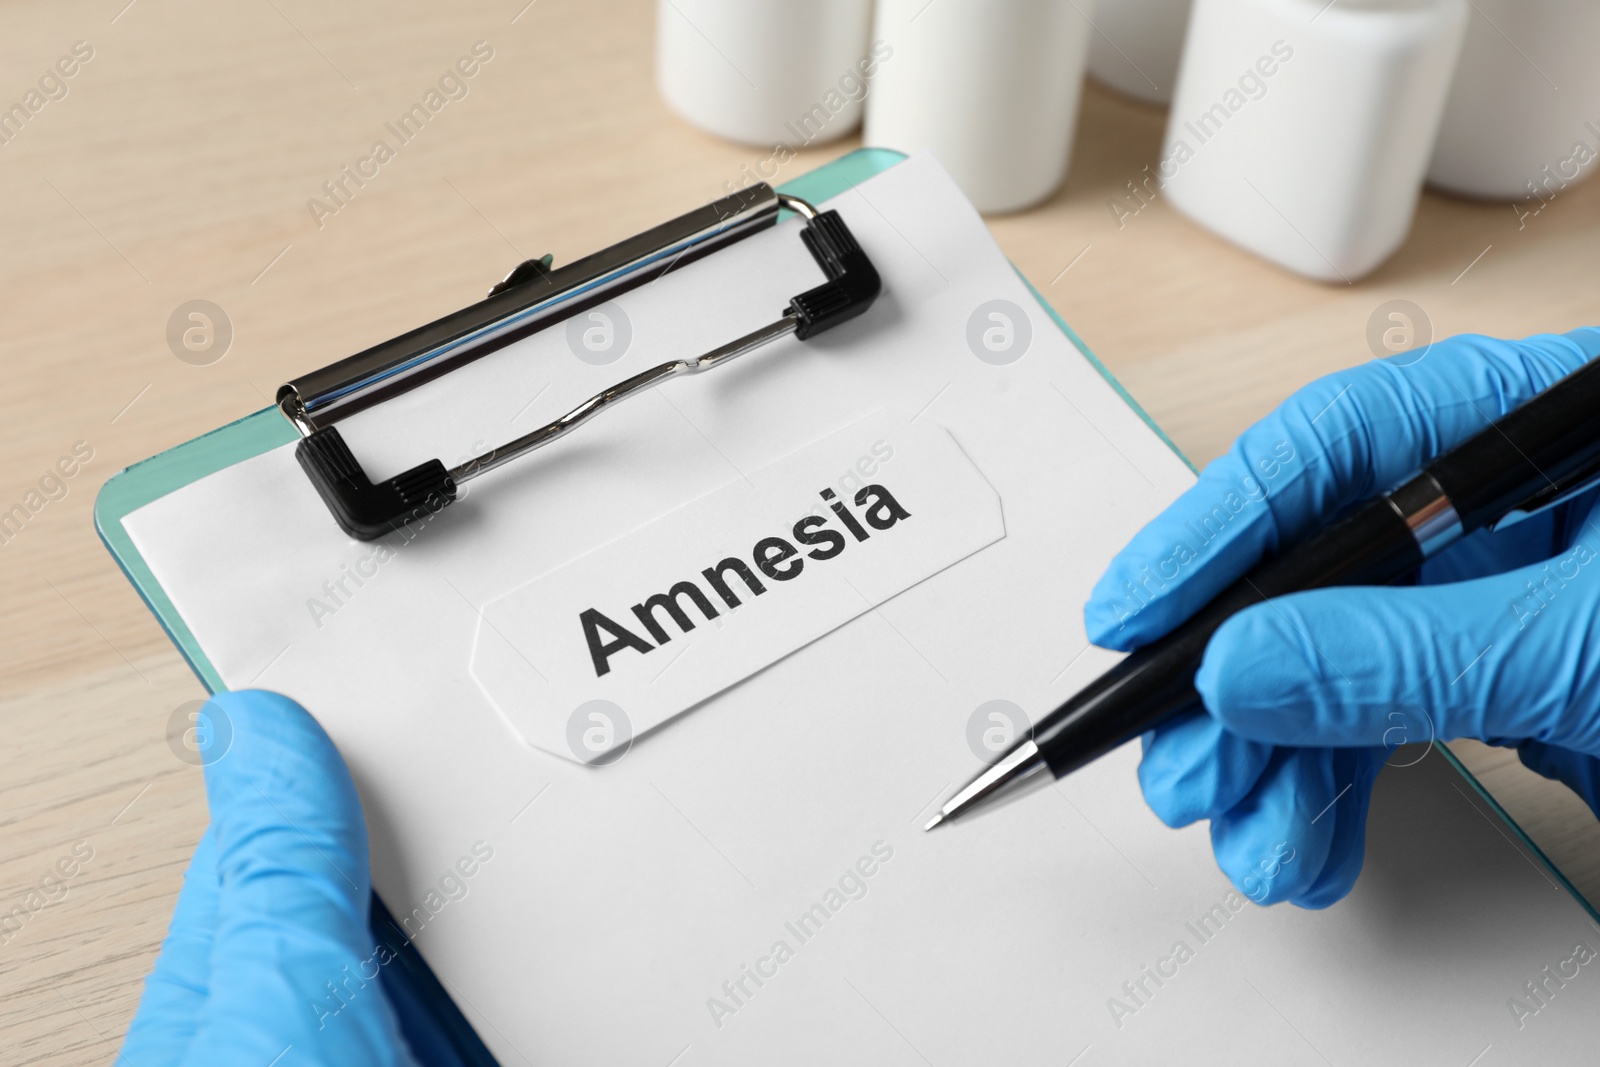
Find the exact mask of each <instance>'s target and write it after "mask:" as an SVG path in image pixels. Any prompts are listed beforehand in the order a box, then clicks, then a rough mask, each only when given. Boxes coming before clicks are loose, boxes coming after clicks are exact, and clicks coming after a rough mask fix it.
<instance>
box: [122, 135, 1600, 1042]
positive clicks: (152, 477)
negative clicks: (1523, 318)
mask: <svg viewBox="0 0 1600 1067" xmlns="http://www.w3.org/2000/svg"><path fill="white" fill-rule="evenodd" d="M905 158H906V157H905V154H904V153H901V152H896V151H894V150H892V149H887V148H859V149H857V150H855V151H854V152H850V153H848V154H846V155H843V156H840V157H839V158H838V159H836V160H833V161H832V162H831V163H827V164H824V165H823V166H821V167H818V168H817V169H816V170H813V171H810V172H809V173H806V174H802V175H800V176H799V177H796V178H794V179H793V180H791V181H788V182H785V183H784V184H783V185H782V186H780V188H781V189H782V190H783V191H784V192H786V193H790V194H792V195H794V196H799V197H802V198H804V199H807V200H811V201H814V202H820V201H824V200H828V199H831V198H832V197H834V196H837V195H838V194H840V193H843V192H846V191H848V190H849V189H851V188H852V187H854V186H855V185H857V184H859V183H861V182H864V181H866V180H867V179H868V178H871V177H873V176H874V175H877V174H880V173H882V172H883V171H885V170H888V169H889V168H890V167H892V166H894V165H895V164H896V163H899V162H900V161H901V160H903V159H905ZM1013 269H1014V268H1013ZM1017 276H1018V277H1019V278H1021V279H1022V284H1023V285H1025V286H1027V288H1028V291H1029V292H1030V293H1032V294H1033V297H1034V299H1035V300H1037V301H1038V302H1039V306H1040V307H1042V308H1043V309H1044V311H1045V313H1046V314H1047V315H1049V316H1050V320H1051V321H1052V322H1054V323H1055V324H1056V326H1057V327H1058V328H1059V329H1060V330H1061V332H1062V333H1064V334H1066V336H1067V339H1068V340H1070V341H1071V342H1072V345H1073V347H1074V348H1076V349H1077V350H1078V352H1079V353H1081V354H1082V356H1083V358H1084V359H1086V360H1088V361H1089V364H1090V365H1091V366H1092V367H1094V369H1095V370H1096V371H1098V372H1099V373H1100V376H1101V377H1102V378H1104V379H1105V380H1106V382H1107V383H1108V384H1109V385H1110V386H1111V387H1112V388H1113V389H1115V390H1116V392H1117V395H1118V396H1120V397H1121V398H1122V399H1123V401H1124V402H1125V403H1126V404H1127V405H1128V406H1129V407H1130V408H1132V409H1133V410H1134V411H1135V412H1136V413H1137V414H1138V416H1139V417H1140V418H1141V419H1143V420H1144V423H1145V425H1147V426H1149V427H1150V429H1151V430H1152V431H1153V432H1154V433H1155V434H1156V435H1157V436H1158V437H1160V438H1161V440H1162V441H1164V442H1165V443H1166V445H1167V447H1168V448H1170V449H1171V450H1172V453H1173V455H1175V456H1177V457H1178V458H1179V459H1181V460H1182V461H1183V462H1184V464H1185V465H1186V466H1188V468H1189V469H1190V470H1191V471H1195V470H1196V467H1195V466H1194V464H1193V463H1191V462H1190V461H1189V458H1188V457H1187V456H1185V455H1184V454H1183V450H1182V449H1180V448H1178V446H1177V445H1176V444H1175V443H1174V442H1173V441H1172V439H1171V438H1170V437H1168V436H1167V434H1166V431H1164V430H1163V429H1162V428H1161V427H1160V426H1158V425H1157V424H1156V421H1155V420H1154V419H1152V418H1151V417H1150V415H1149V413H1148V412H1146V411H1145V410H1144V408H1143V407H1142V406H1141V405H1140V404H1139V402H1138V401H1137V400H1135V399H1134V398H1133V396H1132V395H1131V394H1129V392H1128V391H1127V389H1125V388H1124V387H1123V385H1122V383H1121V382H1119V381H1118V380H1117V378H1116V375H1114V374H1112V373H1111V371H1110V369H1109V368H1107V367H1106V365H1105V364H1104V363H1102V362H1100V359H1099V357H1097V356H1096V355H1095V354H1094V352H1093V351H1091V350H1090V348H1089V346H1088V345H1087V344H1085V343H1084V341H1083V338H1081V337H1079V336H1078V334H1077V331H1075V330H1073V328H1072V327H1071V326H1069V325H1068V324H1067V321H1066V320H1065V319H1063V318H1062V317H1061V315H1060V314H1059V313H1058V312H1057V311H1056V309H1055V308H1054V307H1052V306H1051V305H1050V302H1049V301H1047V300H1046V299H1045V298H1044V296H1043V295H1042V294H1041V293H1040V292H1039V290H1038V289H1036V288H1034V285H1033V283H1032V282H1030V281H1029V280H1028V279H1027V278H1026V277H1025V276H1023V274H1022V272H1021V271H1018V272H1017ZM297 436H298V434H297V432H296V430H295V429H294V427H292V426H290V425H289V423H288V422H287V420H285V419H284V418H283V417H282V415H281V414H279V412H278V410H277V409H276V408H270V407H269V408H265V409H263V410H261V411H258V412H256V413H255V414H253V415H247V416H245V417H244V418H242V419H239V420H237V421H235V422H231V423H229V424H228V425H226V426H223V427H221V428H219V429H216V430H212V431H211V432H210V433H207V434H203V435H201V436H200V437H197V438H195V439H194V440H192V441H186V442H184V443H183V444H181V445H178V446H176V447H174V448H170V449H168V450H167V451H165V452H161V453H159V454H157V455H155V456H152V457H151V458H149V459H147V460H144V461H143V462H140V463H135V464H134V465H133V466H131V467H126V468H124V469H122V470H120V471H118V472H117V473H116V474H114V475H112V476H111V478H110V479H108V480H107V482H106V484H105V485H104V486H102V487H101V489H100V492H99V494H98V495H97V496H96V497H95V504H94V524H95V530H96V532H98V533H99V535H100V540H101V541H102V542H104V543H105V546H106V549H107V551H109V552H110V553H111V557H112V559H114V560H116V561H117V566H119V567H121V568H122V573H123V574H125V575H126V576H127V578H128V581H129V582H130V583H132V585H133V587H134V589H135V590H137V591H138V593H139V596H140V598H141V599H143V600H144V602H145V606H146V607H148V608H149V609H150V613H151V614H152V615H154V616H155V617H156V620H157V621H158V622H159V623H160V624H161V627H162V629H164V630H165V631H166V632H167V636H168V637H169V638H171V639H172V643H173V644H174V645H176V646H177V648H178V651H179V652H180V653H181V654H182V655H183V658H184V659H185V660H186V661H187V662H188V664H189V667H190V668H191V669H192V670H193V671H194V673H195V675H196V676H197V677H198V678H199V679H200V682H201V684H203V685H204V686H205V687H206V690H207V692H210V693H217V692H221V691H222V690H224V689H225V688H226V686H224V685H223V684H222V678H221V677H220V676H219V675H218V674H217V671H216V668H215V667H213V666H212V665H211V661H210V660H209V659H207V658H206V654H205V652H204V651H203V650H202V649H201V648H200V645H199V643H198V642H197V641H196V640H195V637H194V634H193V633H191V632H190V630H189V627H188V625H187V624H186V623H185V622H184V621H183V618H182V616H180V615H179V614H178V610H177V608H176V607H174V606H173V604H172V601H171V600H170V599H169V598H168V597H167V595H166V593H165V591H163V590H162V588H161V585H160V583H159V582H157V581H156V578H155V575H154V574H153V573H152V572H151V570H150V567H149V565H148V564H146V563H145V561H144V558H143V557H142V556H140V555H139V551H138V549H137V548H135V547H134V544H133V540H132V538H130V537H129V536H128V533H127V530H126V529H125V528H124V526H123V519H125V518H126V517H127V516H128V515H129V514H131V513H132V512H134V511H136V510H138V509H139V508H141V507H143V506H144V505H146V504H149V503H151V502H152V501H154V500H157V499H159V498H161V497H163V496H166V495H167V494H168V493H171V492H174V491H176V490H178V489H181V488H183V487H184V486H186V485H188V484H190V483H191V482H195V481H198V480H199V479H201V478H204V477H206V476H207V475H210V474H215V473H216V472H217V471H220V470H223V469H224V468H227V467H231V466H233V465H234V464H235V463H239V462H242V461H244V460H247V459H251V458H253V457H255V456H259V455H261V454H263V453H265V452H269V451H271V450H272V449H274V448H277V447H279V446H280V445H285V444H288V443H290V442H291V441H293V440H295V438H296V437H297ZM1433 746H1434V747H1435V748H1437V749H1438V750H1439V751H1440V752H1441V753H1442V754H1443V755H1444V757H1445V759H1447V760H1448V761H1449V762H1450V765H1451V766H1452V767H1454V768H1455V770H1456V772H1457V773H1459V774H1460V775H1461V777H1463V778H1464V779H1466V780H1467V782H1468V783H1469V784H1470V785H1471V786H1472V788H1473V790H1474V791H1475V792H1476V793H1477V795H1478V796H1479V797H1480V798H1482V799H1483V801H1484V802H1485V803H1486V804H1487V805H1488V806H1489V807H1490V809H1491V810H1492V811H1494V813H1495V814H1496V815H1498V816H1499V817H1500V818H1501V819H1502V820H1503V821H1504V822H1505V823H1506V825H1507V826H1509V827H1510V828H1511V829H1512V831H1513V832H1514V833H1515V834H1516V835H1517V838H1518V839H1519V840H1520V841H1521V842H1522V843H1523V845H1525V846H1526V847H1527V848H1528V849H1529V850H1530V851H1531V852H1532V853H1533V854H1534V855H1535V856H1536V857H1538V859H1539V861H1540V862H1541V863H1543V864H1544V866H1545V867H1546V868H1547V869H1548V870H1549V871H1550V873H1551V874H1553V875H1555V877H1556V879H1557V880H1558V881H1559V882H1560V884H1561V885H1562V886H1563V887H1564V888H1565V889H1566V890H1567V892H1568V893H1571V894H1572V897H1573V899H1574V900H1576V901H1577V902H1578V904H1579V905H1580V906H1581V907H1582V908H1583V909H1584V911H1585V912H1587V913H1588V914H1589V915H1590V916H1591V917H1592V918H1594V919H1595V920H1596V921H1600V911H1597V910H1596V909H1595V908H1594V906H1593V905H1591V904H1590V903H1589V901H1588V900H1586V899H1585V898H1584V896H1583V894H1581V893H1579V892H1578V890H1577V888H1576V887H1575V886H1573V884H1572V883H1571V882H1570V881H1569V880H1568V879H1567V877H1566V875H1564V874H1562V873H1561V870H1560V868H1558V867H1557V866H1556V865H1555V864H1554V863H1553V862H1551V860H1550V857H1549V856H1547V855H1545V853H1544V850H1543V849H1541V848H1540V847H1539V846H1538V845H1537V844H1535V843H1534V841H1533V839H1532V838H1530V837H1529V836H1528V835H1527V833H1525V832H1524V831H1523V829H1522V827H1521V826H1519V825H1518V824H1517V822H1516V820H1514V819H1513V818H1512V817H1511V816H1510V814H1509V813H1507V812H1506V810H1505V808H1503V807H1501V805H1500V803H1499V802H1498V801H1496V800H1495V799H1494V797H1493V796H1491V795H1490V793H1489V791H1488V790H1487V789H1485V788H1484V787H1483V785H1482V783H1480V782H1479V781H1478V779H1477V778H1475V777H1474V776H1473V775H1472V772H1470V771H1469V770H1467V768H1466V767H1465V766H1464V765H1463V764H1462V762H1461V761H1460V760H1459V759H1458V758H1456V755H1455V754H1454V753H1453V752H1451V751H1450V750H1449V749H1448V748H1447V747H1445V745H1444V744H1443V743H1442V742H1439V741H1434V742H1433ZM373 899H374V902H375V907H374V909H373V926H374V932H375V933H377V934H378V935H379V936H380V937H381V938H383V939H384V940H385V942H386V943H387V944H389V945H390V946H391V948H392V949H393V948H396V947H401V948H402V949H403V950H409V951H404V957H405V958H406V959H407V962H408V967H407V974H408V975H409V976H410V978H411V980H412V981H414V982H416V983H417V984H418V986H420V987H421V992H420V995H421V996H422V997H423V998H425V1002H429V1001H431V1002H432V1006H433V1007H434V1009H435V1011H436V1014H438V1015H440V1016H442V1020H441V1021H442V1022H443V1025H444V1026H445V1028H446V1029H447V1030H448V1031H449V1032H451V1034H452V1035H453V1037H454V1040H453V1044H454V1046H455V1051H456V1054H457V1055H458V1056H459V1057H460V1060H461V1062H462V1063H464V1064H485V1065H492V1064H493V1063H494V1060H493V1058H492V1057H491V1056H490V1055H489V1053H488V1050H487V1049H486V1048H484V1047H483V1045H482V1043H481V1042H480V1041H479V1040H478V1038H477V1035H476V1034H475V1033H473V1032H472V1030H471V1028H470V1026H469V1025H468V1024H467V1022H466V1020H465V1018H464V1017H463V1016H462V1015H461V1014H460V1011H459V1009H457V1007H456V1005H455V1003H454V1002H453V1001H451V1000H450V999H449V997H448V995H447V994H446V993H445V990H444V988H443V987H442V986H440V985H439V983H438V980H437V979H436V978H435V977H434V976H433V974H432V972H431V971H429V970H428V968H427V964H426V963H425V962H423V960H422V958H421V956H419V955H416V954H415V950H414V949H413V948H412V947H411V946H410V945H409V944H405V945H404V946H396V945H395V939H394V937H393V930H392V927H393V920H389V925H390V927H391V929H387V930H386V929H383V928H382V925H381V921H382V918H385V917H387V916H388V911H387V909H385V908H384V907H383V904H382V901H380V900H378V899H377V897H376V895H374V897H373ZM414 988H415V987H414ZM462 1028H465V1034H462V1033H461V1029H462Z"/></svg>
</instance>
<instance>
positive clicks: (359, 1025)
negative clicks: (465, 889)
mask: <svg viewBox="0 0 1600 1067" xmlns="http://www.w3.org/2000/svg"><path fill="white" fill-rule="evenodd" d="M222 720H225V722H224V721H222ZM199 726H200V730H201V736H202V737H213V738H220V737H224V736H226V733H227V729H226V727H227V726H231V732H232V742H231V746H230V747H228V748H227V749H226V750H225V751H223V752H221V754H220V755H218V756H215V757H212V755H211V754H209V753H207V752H206V751H205V749H204V748H202V757H203V758H204V759H205V778H206V796H207V799H208V801H209V803H210V807H211V825H210V826H209V827H208V828H207V829H206V832H205V836H204V837H202V838H201V839H200V844H199V846H198V847H196V849H195V853H194V859H193V860H192V861H191V862H190V864H189V871H188V873H187V874H186V875H185V877H184V886H183V891H182V892H181V893H180V894H179V896H178V905H177V908H176V910H175V911H174V912H173V915H172V925H171V927H170V929H169V930H168V932H167V940H166V943H165V944H164V945H162V948H161V955H160V957H159V958H158V959H157V960H156V965H155V969H154V970H153V971H152V972H151V974H150V977H149V978H148V979H147V980H146V982H145V989H144V998H143V1000H142V1001H141V1002H140V1004H139V1013H138V1015H137V1016H136V1017H135V1018H134V1020H133V1024H132V1025H131V1026H130V1027H129V1028H128V1036H127V1041H126V1042H125V1044H124V1045H123V1049H122V1056H121V1058H120V1059H119V1060H118V1063H119V1064H129V1065H132V1067H162V1065H166V1064H179V1063H181V1064H195V1065H205V1067H230V1065H239V1067H266V1065H267V1064H274V1065H276V1067H294V1065H307V1064H314V1065H319V1067H320V1065H327V1067H335V1065H337V1067H345V1065H348V1064H400V1065H411V1064H414V1063H415V1062H416V1061H415V1060H414V1059H413V1058H412V1055H411V1052H410V1050H409V1049H408V1047H407V1044H406V1041H405V1039H404V1038H403V1037H402V1036H401V1032H400V1027H399V1024H398V1023H397V1022H396V1016H395V1012H394V1010H393V1009H392V1008H391V1006H390V1003H389V1000H388V998H387V997H386V996H385V994H384V991H383V983H382V981H380V980H379V979H380V975H381V974H382V971H383V969H384V967H385V966H387V967H395V966H397V964H396V963H394V962H388V961H386V959H385V956H386V954H375V953H376V947H375V945H374V943H373V937H372V935H371V933H369V932H368V928H367V919H368V907H369V902H370V900H371V892H372V888H371V876H370V874H369V873H368V867H367V829H366V824H365V823H364V822H363V821H362V817H361V802H360V800H359V799H358V798H357V796H356V790H355V785H354V783H352V782H351V780H350V774H349V772H348V771H347V770H346V769H345V765H344V761H343V760H341V759H340V758H339V753H338V752H337V751H336V750H335V749H334V747H333V743H332V742H331V741H329V740H328V735H327V734H325V733H323V731H322V728H321V727H320V726H318V725H317V723H316V721H315V720H313V719H312V718H311V716H310V715H308V714H307V713H306V711H305V710H304V709H303V708H301V707H300V705H298V704H296V703H294V702H293V701H291V700H289V699H287V698H285V697H281V696H278V695H276V694H274V693H263V692H241V693H224V694H221V695H219V696H217V697H214V698H213V699H212V700H211V701H210V702H209V703H208V704H207V705H206V706H205V710H204V711H203V712H202V713H201V722H200V723H199ZM219 747H220V743H219ZM391 959H392V958H391ZM329 983H332V986H331V987H330V985H329Z"/></svg>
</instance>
